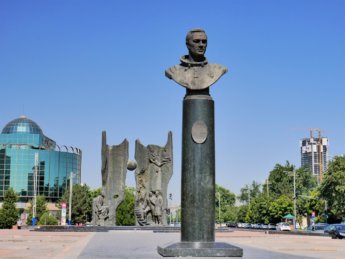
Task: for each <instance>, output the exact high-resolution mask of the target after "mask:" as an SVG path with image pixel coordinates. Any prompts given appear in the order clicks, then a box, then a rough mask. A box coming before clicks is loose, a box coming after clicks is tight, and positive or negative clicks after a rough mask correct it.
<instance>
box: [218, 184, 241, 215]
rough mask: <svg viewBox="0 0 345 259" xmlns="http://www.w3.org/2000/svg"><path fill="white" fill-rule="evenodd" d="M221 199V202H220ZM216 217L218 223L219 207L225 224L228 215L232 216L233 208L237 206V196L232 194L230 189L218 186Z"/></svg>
mask: <svg viewBox="0 0 345 259" xmlns="http://www.w3.org/2000/svg"><path fill="white" fill-rule="evenodd" d="M219 198H220V200H219ZM215 199H216V201H215V204H216V210H215V216H216V219H217V220H216V221H218V220H219V207H220V221H221V222H225V221H224V220H225V217H226V215H228V216H230V215H231V208H232V207H233V206H234V205H235V202H236V195H235V194H234V193H232V192H230V191H229V190H228V189H226V188H224V187H222V186H219V185H217V184H216V195H215Z"/></svg>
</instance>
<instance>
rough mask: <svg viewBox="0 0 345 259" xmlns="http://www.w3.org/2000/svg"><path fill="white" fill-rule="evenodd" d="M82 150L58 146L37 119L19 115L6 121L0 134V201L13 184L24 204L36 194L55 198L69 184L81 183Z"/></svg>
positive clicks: (48, 199)
mask: <svg viewBox="0 0 345 259" xmlns="http://www.w3.org/2000/svg"><path fill="white" fill-rule="evenodd" d="M81 158H82V152H81V150H80V149H78V148H75V147H67V146H59V145H57V144H56V143H55V141H54V140H52V139H50V138H48V137H47V136H45V135H44V134H43V131H42V129H41V128H40V127H39V126H38V125H37V123H36V122H34V121H32V120H30V119H28V118H26V117H25V116H22V117H20V118H18V119H15V120H12V121H11V122H9V123H7V125H6V126H5V127H4V128H3V130H2V132H1V134H0V202H1V201H2V200H3V197H4V193H5V191H6V190H7V189H8V188H9V187H12V188H13V189H14V191H15V192H16V193H17V195H18V197H19V201H20V203H22V204H23V206H24V204H25V203H26V202H28V201H29V200H31V199H32V198H33V196H34V193H35V191H34V190H35V186H36V194H37V195H44V196H45V197H46V199H47V201H49V202H55V201H57V200H58V199H59V198H60V197H61V196H62V195H63V193H64V192H65V190H66V189H67V188H68V186H69V181H70V180H69V179H70V175H71V172H73V179H72V180H73V184H80V181H81V179H80V177H81Z"/></svg>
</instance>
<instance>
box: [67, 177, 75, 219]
mask: <svg viewBox="0 0 345 259" xmlns="http://www.w3.org/2000/svg"><path fill="white" fill-rule="evenodd" d="M73 176H74V173H73V172H71V173H70V177H69V203H68V209H69V211H68V225H72V190H73V188H72V187H73Z"/></svg>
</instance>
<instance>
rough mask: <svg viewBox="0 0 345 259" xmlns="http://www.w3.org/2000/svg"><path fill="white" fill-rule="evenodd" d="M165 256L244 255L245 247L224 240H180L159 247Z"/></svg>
mask: <svg viewBox="0 0 345 259" xmlns="http://www.w3.org/2000/svg"><path fill="white" fill-rule="evenodd" d="M157 251H158V253H159V254H160V255H161V256H164V257H178V256H182V257H185V256H192V257H242V256H243V249H242V248H239V247H237V246H233V245H230V244H227V243H222V242H179V243H175V244H172V245H168V246H166V247H160V246H159V247H157Z"/></svg>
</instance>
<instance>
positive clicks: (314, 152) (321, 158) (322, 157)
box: [300, 137, 328, 183]
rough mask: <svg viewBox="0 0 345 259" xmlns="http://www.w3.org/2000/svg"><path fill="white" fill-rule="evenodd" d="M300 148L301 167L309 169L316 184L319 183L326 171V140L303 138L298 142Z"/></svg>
mask: <svg viewBox="0 0 345 259" xmlns="http://www.w3.org/2000/svg"><path fill="white" fill-rule="evenodd" d="M300 148H301V165H302V166H307V167H308V168H309V169H310V172H311V173H312V174H313V175H315V176H316V178H317V182H318V183H320V180H321V181H322V175H323V174H324V172H325V171H326V169H327V163H328V139H327V138H322V137H321V138H314V137H310V138H304V139H302V140H301V141H300ZM320 168H321V174H320ZM320 176H321V179H320Z"/></svg>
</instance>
